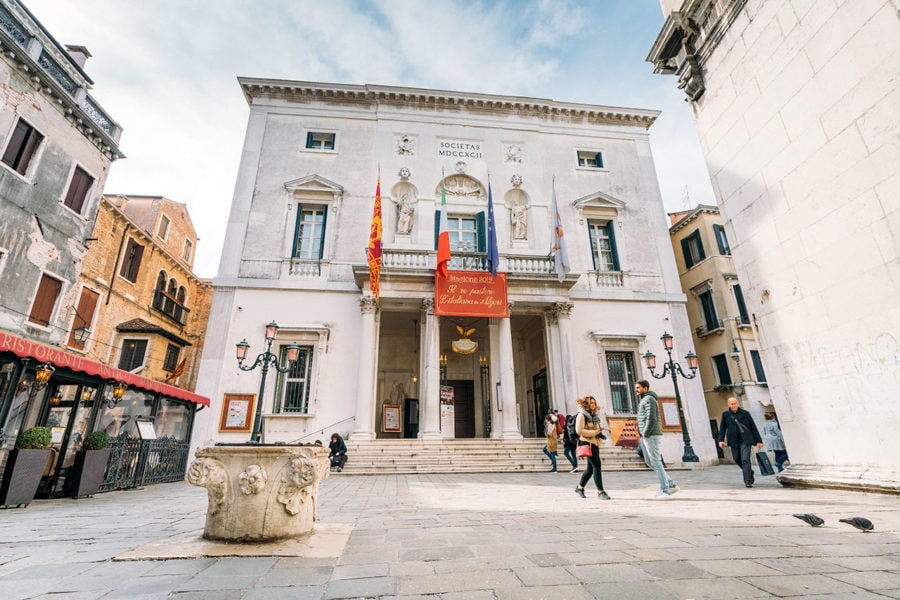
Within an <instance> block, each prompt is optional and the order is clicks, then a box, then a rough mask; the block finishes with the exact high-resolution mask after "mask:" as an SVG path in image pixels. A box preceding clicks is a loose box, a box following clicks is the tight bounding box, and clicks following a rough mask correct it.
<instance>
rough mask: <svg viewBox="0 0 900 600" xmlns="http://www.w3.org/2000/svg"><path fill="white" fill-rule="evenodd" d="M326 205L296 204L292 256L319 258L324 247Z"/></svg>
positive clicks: (310, 258)
mask: <svg viewBox="0 0 900 600" xmlns="http://www.w3.org/2000/svg"><path fill="white" fill-rule="evenodd" d="M325 211H326V207H325V206H324V205H321V204H303V205H300V204H298V205H297V226H296V230H295V231H296V232H295V235H294V248H293V256H294V258H304V259H309V260H320V259H321V258H322V256H323V253H324V249H325V215H326V212H325Z"/></svg>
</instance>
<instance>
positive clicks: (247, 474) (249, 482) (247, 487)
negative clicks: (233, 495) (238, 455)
mask: <svg viewBox="0 0 900 600" xmlns="http://www.w3.org/2000/svg"><path fill="white" fill-rule="evenodd" d="M268 481H269V474H268V473H266V470H265V469H263V468H262V467H261V466H259V465H249V466H248V467H247V468H246V469H244V470H243V472H241V475H240V482H241V492H242V493H243V494H244V495H245V496H249V495H250V494H258V493H260V492H261V491H263V490H264V489H266V483H268Z"/></svg>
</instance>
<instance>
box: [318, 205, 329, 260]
mask: <svg viewBox="0 0 900 600" xmlns="http://www.w3.org/2000/svg"><path fill="white" fill-rule="evenodd" d="M327 225H328V206H323V207H322V237H321V238H319V260H321V259H322V258H324V257H325V229H326V227H327Z"/></svg>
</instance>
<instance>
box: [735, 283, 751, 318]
mask: <svg viewBox="0 0 900 600" xmlns="http://www.w3.org/2000/svg"><path fill="white" fill-rule="evenodd" d="M731 289H732V290H734V299H735V301H736V302H737V307H738V314H739V315H740V319H741V325H749V324H750V315H749V314H748V313H747V305H746V304H745V303H744V294H743V293H742V292H741V286H740V284H735V285H733V286H731Z"/></svg>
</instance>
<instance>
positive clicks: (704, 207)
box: [669, 204, 720, 233]
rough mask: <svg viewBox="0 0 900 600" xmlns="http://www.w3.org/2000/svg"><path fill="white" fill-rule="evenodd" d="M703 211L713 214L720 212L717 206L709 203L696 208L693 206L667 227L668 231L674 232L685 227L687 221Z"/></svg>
mask: <svg viewBox="0 0 900 600" xmlns="http://www.w3.org/2000/svg"><path fill="white" fill-rule="evenodd" d="M704 213H706V214H714V215H718V214H720V212H719V209H718V208H717V207H715V206H711V205H709V204H700V205H698V206H697V208H695V209H694V210H692V211H691V212H690V213H688V214H686V215H685V216H684V217H682V218H681V219H680V220H679V221H678V222H677V223H675V224H674V225H672V226H671V227H669V233H675V232H676V231H678V230H679V229H684V227H686V226H687V225H688V223H690V222H691V221H693V220H694V219H696V218H697V217H699V216H700V215H702V214H704Z"/></svg>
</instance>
